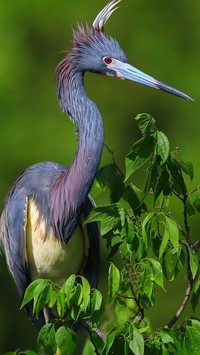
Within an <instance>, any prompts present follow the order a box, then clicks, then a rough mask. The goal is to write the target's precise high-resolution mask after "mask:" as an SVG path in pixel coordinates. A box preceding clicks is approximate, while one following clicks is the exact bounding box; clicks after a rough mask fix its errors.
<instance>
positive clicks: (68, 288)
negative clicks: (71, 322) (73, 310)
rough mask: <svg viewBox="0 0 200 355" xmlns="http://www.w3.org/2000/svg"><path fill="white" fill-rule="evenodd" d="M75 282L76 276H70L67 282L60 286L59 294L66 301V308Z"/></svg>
mask: <svg viewBox="0 0 200 355" xmlns="http://www.w3.org/2000/svg"><path fill="white" fill-rule="evenodd" d="M75 280H76V275H75V274H72V275H71V276H70V277H69V278H68V279H67V281H65V283H64V284H63V285H62V287H61V290H60V294H63V295H64V299H66V302H67V305H68V307H69V306H70V299H71V298H72V296H73V294H74V284H75Z"/></svg>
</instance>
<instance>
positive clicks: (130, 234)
mask: <svg viewBox="0 0 200 355" xmlns="http://www.w3.org/2000/svg"><path fill="white" fill-rule="evenodd" d="M125 231H126V240H127V243H129V244H132V242H133V239H134V236H135V227H134V224H133V221H132V220H131V219H130V218H129V217H128V216H126V222H125Z"/></svg>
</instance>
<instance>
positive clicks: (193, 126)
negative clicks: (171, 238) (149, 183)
mask: <svg viewBox="0 0 200 355" xmlns="http://www.w3.org/2000/svg"><path fill="white" fill-rule="evenodd" d="M105 4H106V0H98V1H97V0H73V1H72V0H71V1H70V0H57V1H55V0H48V1H47V0H42V1H41V0H34V1H27V0H18V1H14V0H10V1H7V0H1V1H0V201H1V205H2V201H3V198H4V196H5V194H6V192H7V190H8V188H9V186H10V185H11V184H12V182H13V181H14V179H15V177H16V176H17V175H18V174H19V173H20V172H21V171H23V170H24V169H25V168H26V167H27V166H29V165H31V164H33V163H36V162H40V161H45V160H51V161H57V162H60V163H62V164H67V165H69V164H70V162H71V161H72V159H73V155H74V153H75V150H76V144H77V143H76V139H75V134H74V132H75V126H74V125H73V124H72V123H71V122H70V121H69V120H68V119H66V116H65V115H64V114H62V113H61V110H60V108H59V106H58V103H57V98H56V94H55V92H56V84H55V80H54V71H55V67H56V65H57V63H58V62H59V61H60V60H61V59H62V58H63V56H64V54H63V53H62V51H64V50H66V49H69V48H70V45H71V44H70V40H71V28H74V27H76V24H77V22H79V23H80V22H81V23H83V24H84V23H85V22H88V23H89V24H90V23H91V22H92V21H93V19H94V18H95V16H96V14H97V13H98V12H99V10H101V8H102V7H103V6H104V5H105ZM199 19H200V1H199V0H193V1H188V0H170V1H165V0H151V1H149V0H124V1H122V3H121V5H120V10H118V11H117V12H116V13H115V14H114V15H113V16H112V18H111V19H110V20H109V22H108V23H107V26H106V32H107V33H108V34H111V35H112V36H113V37H115V38H116V39H117V40H118V41H119V43H120V44H121V46H122V48H123V49H124V51H125V52H126V53H127V55H128V58H129V62H130V64H132V65H134V66H136V67H137V68H139V69H141V70H143V71H145V72H146V73H148V74H150V75H152V76H154V77H155V78H157V79H159V80H161V81H163V82H166V83H168V84H169V85H172V86H175V87H176V88H178V89H180V90H182V91H183V92H185V93H187V94H188V95H190V96H192V97H193V98H194V100H195V102H189V101H186V100H182V99H179V98H177V97H175V96H171V95H167V94H166V93H162V92H158V91H156V90H153V89H150V88H147V87H144V86H142V85H138V84H136V83H132V82H128V81H120V80H117V79H114V78H108V77H103V76H100V75H99V76H98V75H94V74H87V75H86V78H85V80H86V88H87V92H88V95H89V96H90V97H91V98H92V99H93V100H94V101H95V102H96V103H97V105H98V107H99V109H100V111H101V112H102V116H103V120H104V124H105V141H106V143H107V144H108V145H109V146H110V148H112V149H113V150H114V152H115V158H116V160H117V162H118V163H119V165H120V167H121V168H122V169H124V155H125V154H126V153H127V152H128V150H129V148H130V146H131V144H132V143H133V141H134V140H136V139H137V138H138V135H139V132H138V129H137V126H136V123H135V122H134V119H133V118H134V116H135V115H136V114H138V113H141V112H147V113H150V114H152V115H153V116H154V117H155V118H156V120H157V124H158V127H159V129H160V130H162V131H164V132H165V134H166V135H167V136H168V137H169V139H170V143H171V147H172V148H175V147H176V146H179V147H180V149H181V150H182V151H183V152H184V154H185V155H186V156H187V157H188V158H190V159H191V160H192V162H193V164H194V168H195V177H194V181H193V182H192V183H191V188H192V187H194V186H196V185H198V184H199V183H200V101H199V98H200V21H199ZM91 55H92V53H91ZM109 160H110V156H109V154H108V153H107V152H106V150H105V151H104V153H103V157H102V164H105V163H106V162H108V161H109ZM139 183H140V177H139V176H138V177H137V176H136V184H138V185H139ZM98 202H101V201H98ZM175 207H176V206H175ZM175 209H176V210H177V209H179V208H178V206H177V208H175ZM180 219H181V216H180ZM190 223H191V228H192V232H193V234H194V235H195V236H197V237H198V235H199V229H200V216H197V217H195V218H193V219H191V220H190ZM102 259H103V260H102V272H101V283H100V287H102V288H103V279H104V274H105V272H104V271H105V269H106V262H105V265H104V260H106V252H105V254H104V256H103V258H102ZM184 287H185V284H184V282H183V283H182V282H181V281H180V282H179V283H178V284H175V285H174V286H170V287H169V291H170V292H169V293H167V294H166V293H164V292H160V294H159V295H158V296H159V301H158V304H157V305H156V306H155V308H154V309H153V310H152V311H151V314H150V316H151V318H152V325H153V327H154V328H155V327H157V326H161V325H164V324H165V323H166V322H167V321H168V320H169V318H171V316H172V315H173V313H174V311H175V310H176V308H177V305H178V304H179V302H180V299H181V297H182V295H183V291H184ZM19 306H20V302H19V299H18V294H17V291H16V289H15V286H14V285H13V282H12V280H11V278H10V277H9V274H8V272H7V268H6V266H5V262H4V259H2V260H1V262H0V354H2V353H3V352H5V351H11V350H15V349H17V348H21V349H27V348H29V349H30V348H32V349H33V350H34V349H36V336H37V332H36V330H35V329H34V328H33V327H32V325H31V324H30V323H29V321H28V320H27V318H26V316H25V314H24V312H23V311H19ZM185 314H186V313H185ZM185 314H184V315H185ZM188 314H191V310H190V309H189V310H188ZM198 314H199V315H200V312H199V310H197V313H196V315H198Z"/></svg>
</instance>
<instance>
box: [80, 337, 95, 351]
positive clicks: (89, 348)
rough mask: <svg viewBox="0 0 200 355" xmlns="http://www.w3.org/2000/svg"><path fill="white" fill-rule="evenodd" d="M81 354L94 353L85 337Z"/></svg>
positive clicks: (92, 346) (92, 347)
mask: <svg viewBox="0 0 200 355" xmlns="http://www.w3.org/2000/svg"><path fill="white" fill-rule="evenodd" d="M81 355H96V351H95V348H94V345H93V344H92V342H91V341H90V340H89V339H87V340H86V342H85V345H84V348H83V351H82V354H81Z"/></svg>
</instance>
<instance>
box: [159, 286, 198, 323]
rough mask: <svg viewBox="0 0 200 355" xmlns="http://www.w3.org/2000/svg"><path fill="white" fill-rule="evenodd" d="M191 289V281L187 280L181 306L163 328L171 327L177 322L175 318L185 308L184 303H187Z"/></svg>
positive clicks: (177, 317)
mask: <svg viewBox="0 0 200 355" xmlns="http://www.w3.org/2000/svg"><path fill="white" fill-rule="evenodd" d="M191 291H192V285H191V283H190V281H189V282H188V286H187V289H186V291H185V296H184V299H183V302H182V303H181V306H180V307H179V309H178V310H177V312H176V314H175V315H174V316H173V317H172V319H171V320H170V321H169V322H168V323H167V325H166V326H165V328H171V327H172V326H173V325H174V324H175V323H176V322H177V320H178V319H179V317H180V316H181V314H182V312H183V310H184V309H185V307H186V305H187V303H188V301H189V298H190V295H191Z"/></svg>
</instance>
